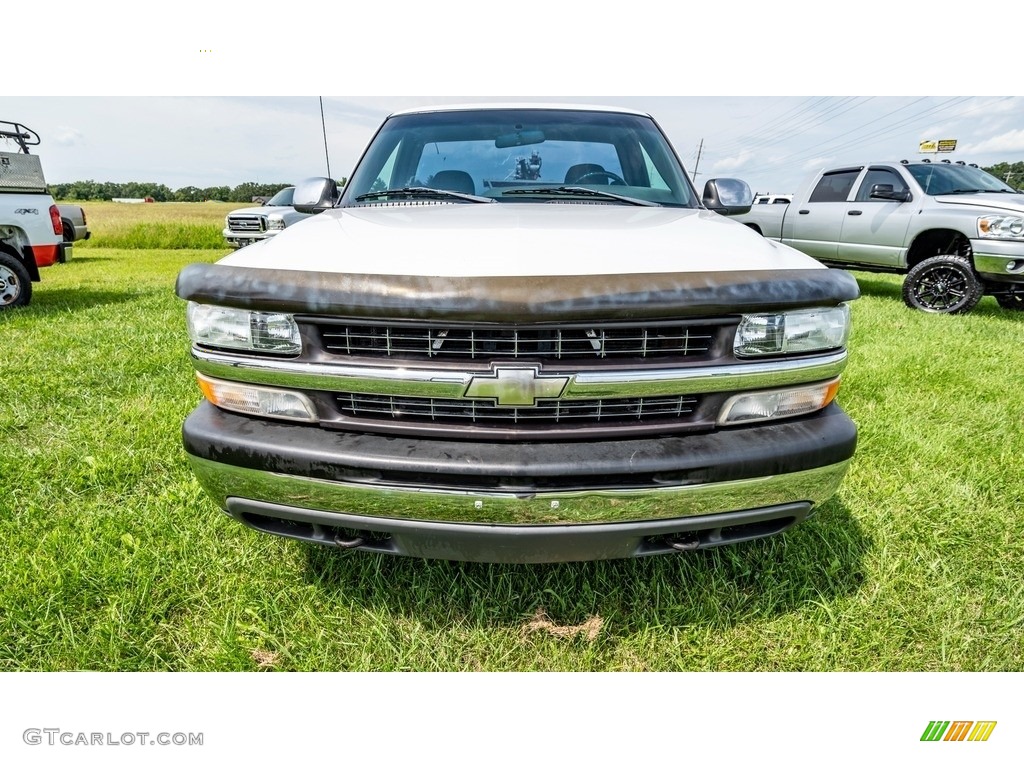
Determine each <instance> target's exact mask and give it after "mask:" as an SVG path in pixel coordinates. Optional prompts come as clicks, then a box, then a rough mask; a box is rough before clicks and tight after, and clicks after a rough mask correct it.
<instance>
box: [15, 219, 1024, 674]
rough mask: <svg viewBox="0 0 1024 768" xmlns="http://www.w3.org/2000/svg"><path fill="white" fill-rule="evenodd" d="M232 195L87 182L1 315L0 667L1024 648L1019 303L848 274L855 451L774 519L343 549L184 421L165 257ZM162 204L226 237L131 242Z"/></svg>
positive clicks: (606, 664)
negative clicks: (805, 516)
mask: <svg viewBox="0 0 1024 768" xmlns="http://www.w3.org/2000/svg"><path fill="white" fill-rule="evenodd" d="M230 207H232V206H230V205H227V206H225V208H224V209H223V210H222V209H221V208H220V207H219V206H216V205H214V204H196V205H195V206H189V205H186V204H163V205H161V204H153V205H146V206H122V207H117V208H115V207H114V204H108V205H104V206H98V205H94V204H89V205H87V206H86V209H87V212H88V214H89V223H90V226H91V227H92V228H93V230H94V232H95V233H96V234H95V235H94V239H93V240H92V241H90V244H89V246H88V247H86V248H81V247H78V248H76V251H75V254H74V258H73V259H72V260H71V261H70V262H68V263H67V264H63V265H56V266H54V267H51V268H48V269H46V270H44V272H43V281H42V282H41V283H39V284H37V285H36V286H35V294H34V298H33V303H32V305H31V306H29V307H27V308H25V309H22V310H16V311H9V312H6V313H2V314H0V339H2V341H0V345H2V347H0V348H2V350H3V361H4V362H3V364H2V365H0V392H2V393H3V394H2V396H0V398H2V404H3V407H2V408H0V506H2V510H0V539H2V540H3V542H4V544H5V547H4V550H5V554H4V557H3V558H0V670H7V671H10V670H80V669H87V670H168V669H169V670H258V669H300V670H1012V671H1018V670H1022V669H1024V647H1022V634H1024V580H1022V579H1021V571H1022V566H1024V498H1022V496H1024V491H1022V490H1021V489H1022V482H1021V477H1022V476H1024V416H1022V413H1024V406H1022V404H1021V394H1020V380H1021V379H1020V376H1021V374H1020V372H1021V371H1022V370H1024V343H1022V342H1024V315H1021V314H1014V313H1011V312H1007V311H1003V310H1001V309H1000V308H999V307H998V306H997V305H996V303H995V302H994V300H992V299H991V298H985V299H984V300H983V301H982V303H981V304H980V305H979V307H978V309H977V310H975V311H974V312H973V313H971V314H970V315H967V316H963V317H941V316H930V315H925V314H923V313H915V312H913V311H911V310H909V309H907V308H905V307H904V305H903V303H902V302H901V301H900V299H899V279H898V278H893V277H882V276H873V275H867V274H858V275H857V277H858V279H859V280H860V282H861V287H862V290H863V293H864V296H863V297H862V298H861V299H860V300H858V301H857V302H855V303H854V305H853V319H854V335H853V338H852V341H851V345H850V348H851V359H850V365H849V367H848V369H847V373H846V374H845V376H844V385H843V388H842V390H841V391H840V394H839V400H840V402H841V404H842V405H843V406H844V408H845V409H846V410H847V411H848V412H849V413H850V415H851V416H852V417H853V419H854V420H855V421H856V422H857V424H858V425H859V427H860V444H859V447H858V452H857V455H856V457H855V459H854V462H853V465H852V469H851V471H850V473H849V475H848V476H847V479H846V481H845V483H844V485H843V486H842V488H841V490H840V492H839V494H838V495H837V496H836V497H834V498H833V499H832V500H831V501H830V502H828V503H827V504H826V505H824V506H823V507H822V508H821V510H820V511H819V513H818V514H817V516H816V517H814V518H812V519H811V520H809V521H807V522H806V523H804V524H802V525H800V526H798V527H797V528H794V529H792V530H791V531H789V532H787V533H786V534H784V535H783V536H780V537H775V538H773V539H770V540H766V541H762V542H755V543H749V544H743V545H737V546H733V547H728V548H722V549H718V550H707V551H700V552H696V553H690V554H686V555H684V556H680V557H659V558H651V559H646V560H638V561H621V562H599V563H582V564H558V565H546V566H508V565H478V564H459V563H447V562H424V561H418V560H411V559H403V558H389V557H386V556H381V555H374V554H366V553H340V552H336V551H332V550H326V549H320V548H316V547H313V546H310V545H305V544H299V543H296V542H291V541H286V540H282V539H277V538H272V537H269V536H265V535H261V534H257V533H255V532H253V531H251V530H249V529H247V528H244V527H243V526H241V525H239V524H238V523H235V522H233V521H232V520H230V519H228V518H227V517H226V516H224V515H223V514H222V513H221V512H219V511H218V510H217V509H216V508H215V506H214V505H213V503H212V502H210V501H208V500H207V498H206V497H205V496H204V494H203V493H202V492H201V490H200V489H199V487H198V485H197V483H196V482H195V480H194V479H193V477H192V475H191V473H190V471H189V469H188V466H187V464H186V461H185V456H184V453H183V451H182V449H181V446H180V426H181V422H182V420H183V419H184V417H185V415H186V414H187V413H188V412H189V411H190V410H191V409H192V408H193V407H194V406H195V404H196V403H197V402H198V400H199V392H198V389H197V387H196V385H195V382H194V379H193V376H192V372H191V367H190V365H189V360H188V349H187V348H188V341H187V338H186V335H185V328H184V321H183V310H184V307H183V305H182V302H180V301H179V300H178V299H177V298H176V297H175V296H174V292H173V284H174V279H175V276H176V274H177V272H178V271H179V269H180V268H181V267H182V266H184V265H185V264H188V263H191V262H195V261H213V260H215V259H217V258H218V257H219V256H221V255H222V254H224V253H226V252H227V249H225V248H223V247H221V246H220V244H219V242H218V239H219V229H220V226H221V223H220V222H221V220H222V217H223V215H224V212H225V211H226V210H227V209H228V208H230ZM124 209H128V210H124ZM182 212H184V214H183V213H182ZM134 216H138V217H145V218H138V219H133V218H132V217H134ZM149 217H153V220H154V221H156V222H157V223H162V224H163V225H164V226H165V227H166V228H167V230H166V231H168V232H173V231H175V229H174V228H175V227H178V226H179V223H178V220H179V218H183V219H185V220H186V221H187V222H188V224H189V225H190V226H194V227H195V231H196V232H199V233H200V234H198V235H196V237H197V238H199V242H202V243H209V244H210V245H211V246H212V247H210V248H207V249H201V250H200V249H192V250H184V249H170V248H166V245H167V243H166V242H164V241H163V240H162V239H160V240H159V243H158V244H160V245H163V246H165V248H163V249H161V248H153V247H126V246H130V245H136V246H137V245H140V244H141V245H144V246H147V245H148V246H151V245H153V243H154V239H153V237H152V236H151V234H149V231H150V230H149V227H150V224H149V221H150V219H149ZM164 217H166V218H164ZM158 230H159V231H161V232H162V231H164V230H162V229H159V228H158ZM211 231H212V232H213V233H214V234H213V235H211V234H209V233H210V232H211ZM126 233H127V234H126ZM203 233H205V234H203ZM214 235H215V236H214ZM162 237H163V235H161V238H162ZM206 238H210V239H206Z"/></svg>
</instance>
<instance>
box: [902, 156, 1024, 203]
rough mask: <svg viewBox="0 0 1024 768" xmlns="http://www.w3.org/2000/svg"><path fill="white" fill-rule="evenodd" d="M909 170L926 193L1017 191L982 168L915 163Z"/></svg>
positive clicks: (908, 167)
mask: <svg viewBox="0 0 1024 768" xmlns="http://www.w3.org/2000/svg"><path fill="white" fill-rule="evenodd" d="M907 170H908V171H910V174H911V175H912V176H913V177H914V178H915V179H916V180H917V183H918V184H920V185H921V188H922V189H924V193H925V194H926V195H955V194H965V193H970V192H1016V191H1017V190H1015V189H1013V188H1012V187H1008V186H1006V184H1004V183H1003V182H1001V181H1000V180H999V179H997V178H996V177H995V176H993V175H992V174H990V173H987V172H985V171H983V170H981V168H973V167H972V166H969V165H955V164H953V163H914V164H913V165H908V166H907Z"/></svg>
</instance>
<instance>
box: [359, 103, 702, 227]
mask: <svg viewBox="0 0 1024 768" xmlns="http://www.w3.org/2000/svg"><path fill="white" fill-rule="evenodd" d="M560 187H561V188H562V189H558V188H560ZM566 187H583V188H585V189H584V191H583V192H582V193H579V192H573V191H572V190H571V189H566ZM410 188H426V189H443V190H448V191H450V192H455V193H459V194H460V195H475V196H478V197H484V198H488V199H489V200H495V201H497V202H502V203H512V202H515V203H550V202H552V201H554V200H564V199H565V198H566V197H573V196H575V197H579V198H580V199H587V200H594V201H601V202H606V203H608V204H623V203H625V202H627V201H624V200H621V199H617V198H616V197H613V195H614V196H619V198H631V199H634V200H637V201H643V202H647V203H654V204H661V205H675V206H687V207H697V201H696V198H695V195H694V193H693V190H692V188H691V187H690V184H689V182H688V181H687V180H686V177H685V175H684V173H683V170H682V168H681V167H680V164H679V161H678V160H677V159H676V156H675V154H674V152H673V151H672V149H671V147H670V146H669V144H668V141H667V140H666V139H665V137H664V135H663V134H662V133H661V131H660V130H659V129H658V127H657V125H656V124H655V123H654V121H653V120H651V119H650V118H649V117H643V116H640V115H631V114H620V113H615V112H598V111H589V110H570V109H465V110H452V111H442V112H423V113H416V114H408V115H398V116H395V117H392V118H390V119H388V120H387V122H385V123H384V125H383V126H382V128H381V130H380V131H379V132H378V133H377V135H376V136H375V137H374V139H373V141H372V142H371V144H370V146H369V148H368V149H367V150H366V153H365V155H364V156H363V158H362V160H361V161H360V163H359V165H358V167H357V168H356V170H355V172H354V173H353V175H352V179H351V181H350V182H349V183H348V184H347V185H346V187H345V193H344V196H343V197H342V200H341V205H343V206H345V205H375V204H380V203H381V202H387V201H388V199H389V197H388V196H387V195H386V194H384V195H381V194H376V193H383V192H386V191H387V190H395V195H394V197H396V198H397V197H401V196H400V195H399V194H398V193H399V191H400V190H403V189H404V190H408V189H410ZM593 191H599V192H606V193H612V194H611V195H597V196H595V195H593ZM506 192H511V193H513V194H505V193H506ZM527 192H529V193H528V194H525V193H527ZM588 193H589V194H588ZM417 194H418V195H419V196H420V199H422V198H423V192H418V193H417ZM406 197H408V193H406ZM360 198H362V199H360ZM439 199H440V198H439ZM443 199H446V200H450V201H453V202H459V200H458V199H456V198H454V197H453V196H448V197H446V198H443ZM463 202H466V200H463ZM484 202H486V200H485V201H484Z"/></svg>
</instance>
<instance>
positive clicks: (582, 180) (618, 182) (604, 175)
mask: <svg viewBox="0 0 1024 768" xmlns="http://www.w3.org/2000/svg"><path fill="white" fill-rule="evenodd" d="M587 179H595V180H596V179H607V180H608V183H609V184H612V185H615V186H618V187H624V186H626V180H625V179H624V178H622V177H621V176H619V175H618V174H616V173H612V172H611V171H591V172H590V173H584V174H583V175H582V176H580V177H579V178H578V179H576V181H574V182H573V184H587V183H588V182H587ZM589 183H594V182H589Z"/></svg>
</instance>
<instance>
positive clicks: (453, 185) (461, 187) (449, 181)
mask: <svg viewBox="0 0 1024 768" xmlns="http://www.w3.org/2000/svg"><path fill="white" fill-rule="evenodd" d="M429 183H430V186H431V187H433V188H434V189H445V190H448V191H449V192H462V193H464V194H467V195H475V194H476V185H475V184H474V183H473V177H472V176H470V175H469V174H468V173H466V172H465V171H438V172H437V173H435V174H434V175H433V177H432V178H431V179H430V182H429Z"/></svg>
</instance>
